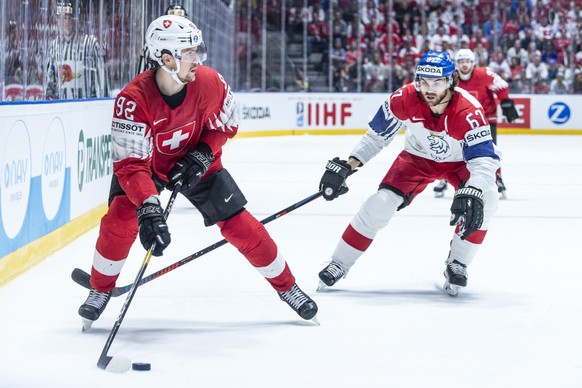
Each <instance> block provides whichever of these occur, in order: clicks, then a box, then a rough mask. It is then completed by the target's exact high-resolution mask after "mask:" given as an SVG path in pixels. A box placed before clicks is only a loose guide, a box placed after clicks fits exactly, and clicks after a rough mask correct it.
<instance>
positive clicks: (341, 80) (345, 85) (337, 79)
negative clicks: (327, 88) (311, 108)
mask: <svg viewBox="0 0 582 388" xmlns="http://www.w3.org/2000/svg"><path fill="white" fill-rule="evenodd" d="M333 89H334V90H335V91H336V92H339V93H346V92H349V91H350V77H349V76H348V71H347V68H346V65H345V64H344V65H343V66H340V67H339V68H338V69H336V70H335V72H334V79H333Z"/></svg>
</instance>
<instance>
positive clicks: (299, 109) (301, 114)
mask: <svg viewBox="0 0 582 388" xmlns="http://www.w3.org/2000/svg"><path fill="white" fill-rule="evenodd" d="M296 113H297V126H298V127H302V126H303V124H305V106H304V105H303V103H302V102H298V103H297V106H296Z"/></svg>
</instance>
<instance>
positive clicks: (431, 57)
mask: <svg viewBox="0 0 582 388" xmlns="http://www.w3.org/2000/svg"><path fill="white" fill-rule="evenodd" d="M454 73H455V63H454V62H453V60H452V58H451V56H450V54H449V53H448V52H446V51H434V50H429V51H427V52H426V53H425V54H424V55H423V56H422V58H420V61H419V62H418V64H417V65H416V74H415V76H414V81H415V83H416V85H417V90H419V87H418V83H419V80H420V77H423V78H443V77H444V78H446V79H447V83H448V84H449V85H451V84H452V80H453V74H454Z"/></svg>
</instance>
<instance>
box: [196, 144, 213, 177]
mask: <svg viewBox="0 0 582 388" xmlns="http://www.w3.org/2000/svg"><path fill="white" fill-rule="evenodd" d="M191 155H192V157H193V158H194V159H196V162H197V163H198V164H199V165H200V166H201V167H202V168H203V169H204V172H206V171H208V169H209V168H210V166H211V165H212V162H213V161H214V156H212V150H211V149H210V147H209V146H208V144H206V143H200V144H198V146H196V148H195V149H194V150H192V151H191Z"/></svg>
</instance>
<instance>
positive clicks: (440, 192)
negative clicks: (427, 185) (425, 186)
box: [433, 179, 448, 198]
mask: <svg viewBox="0 0 582 388" xmlns="http://www.w3.org/2000/svg"><path fill="white" fill-rule="evenodd" d="M447 188H448V183H447V181H446V180H444V179H443V180H442V181H440V182H439V183H437V185H436V186H435V187H434V189H433V190H434V197H435V198H442V197H444V196H445V191H446V190H447Z"/></svg>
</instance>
